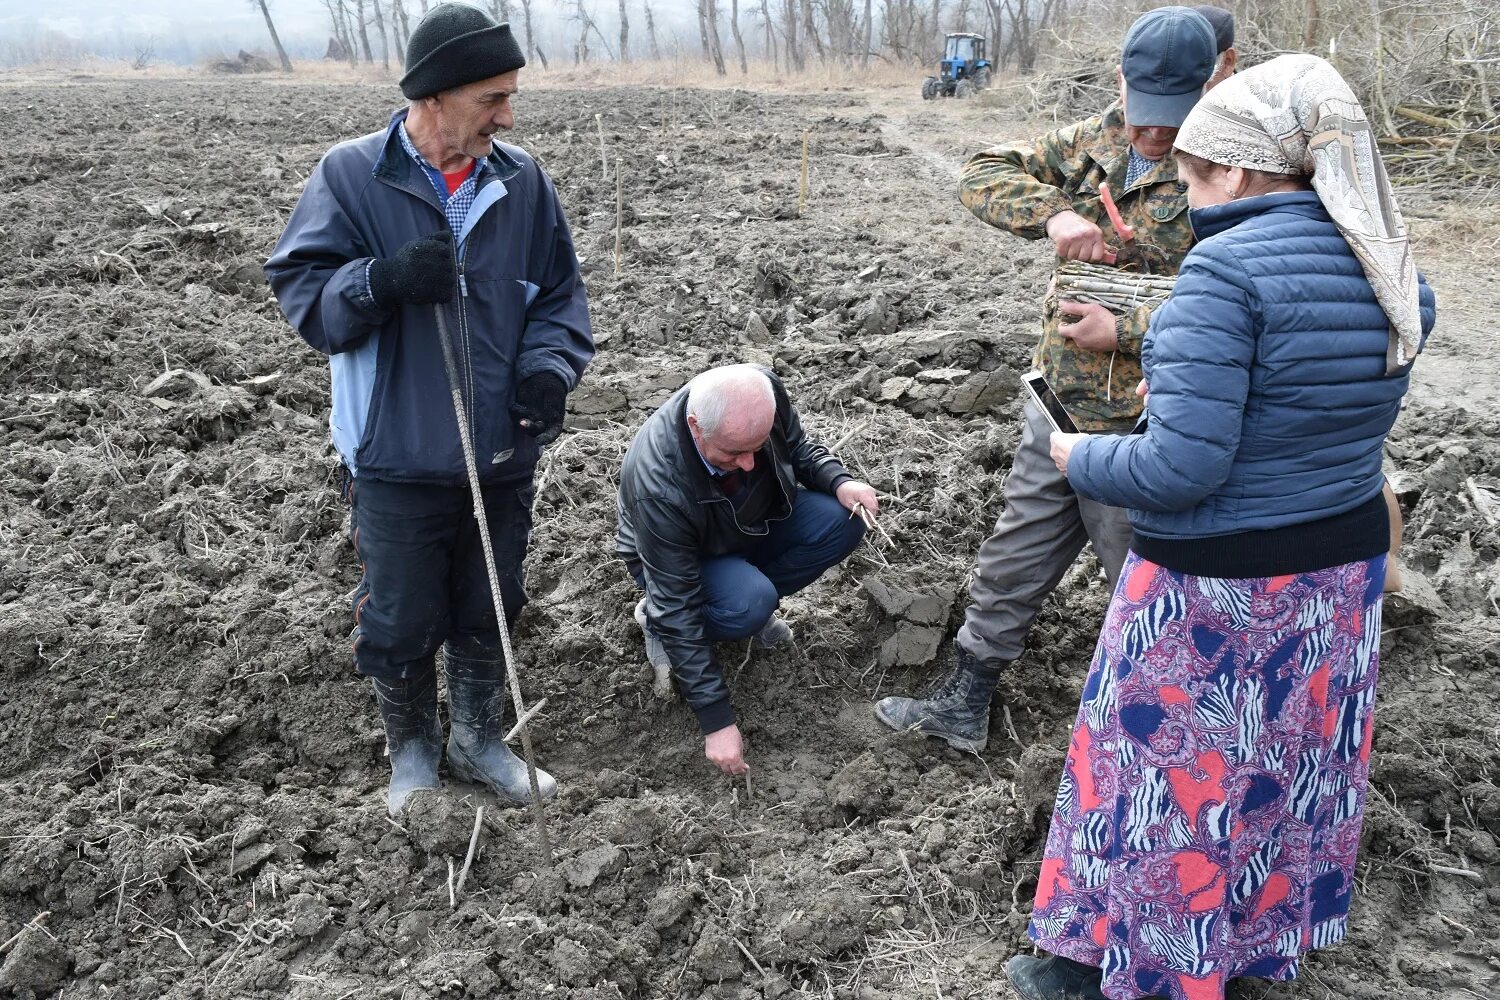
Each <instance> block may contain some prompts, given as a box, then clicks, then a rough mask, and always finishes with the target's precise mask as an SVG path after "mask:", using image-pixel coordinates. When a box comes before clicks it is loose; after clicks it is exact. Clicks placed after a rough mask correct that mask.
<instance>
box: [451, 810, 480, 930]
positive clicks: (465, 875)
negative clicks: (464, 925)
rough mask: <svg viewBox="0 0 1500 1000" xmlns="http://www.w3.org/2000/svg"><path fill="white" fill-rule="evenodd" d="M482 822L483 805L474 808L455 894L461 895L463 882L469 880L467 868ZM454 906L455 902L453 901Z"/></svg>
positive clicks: (472, 856)
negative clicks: (466, 851) (472, 830)
mask: <svg viewBox="0 0 1500 1000" xmlns="http://www.w3.org/2000/svg"><path fill="white" fill-rule="evenodd" d="M483 824H484V806H480V807H479V808H478V809H475V810H474V832H473V833H471V834H469V853H468V854H467V855H466V856H465V857H464V870H463V871H461V872H459V873H458V888H457V889H456V890H455V892H454V895H455V896H462V895H463V892H464V883H465V882H467V881H468V880H469V868H470V866H472V865H473V864H474V852H475V851H477V850H478V849H479V830H480V827H481V826H482V825H483ZM454 905H455V908H456V907H457V904H456V903H455V904H454Z"/></svg>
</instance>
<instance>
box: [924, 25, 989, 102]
mask: <svg viewBox="0 0 1500 1000" xmlns="http://www.w3.org/2000/svg"><path fill="white" fill-rule="evenodd" d="M938 73H939V75H938V76H929V77H928V78H927V79H926V80H924V81H923V82H922V97H923V98H925V99H927V100H932V99H933V98H934V97H971V96H973V94H974V93H975V91H979V90H983V89H984V88H985V87H988V86H989V84H990V61H989V60H988V59H986V58H985V57H984V36H983V35H976V34H973V33H971V32H954V33H952V34H950V35H949V36H948V37H947V40H946V42H945V44H944V46H943V60H942V62H941V64H940V65H939V69H938Z"/></svg>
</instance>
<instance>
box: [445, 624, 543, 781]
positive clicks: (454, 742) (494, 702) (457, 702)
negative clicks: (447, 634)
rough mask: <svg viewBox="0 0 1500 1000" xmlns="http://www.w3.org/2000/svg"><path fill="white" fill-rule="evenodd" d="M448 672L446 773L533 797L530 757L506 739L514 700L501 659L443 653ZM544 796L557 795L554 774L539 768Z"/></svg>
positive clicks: (538, 772)
mask: <svg viewBox="0 0 1500 1000" xmlns="http://www.w3.org/2000/svg"><path fill="white" fill-rule="evenodd" d="M443 668H444V670H445V671H446V672H447V675H448V725H449V727H450V729H451V730H452V732H451V734H450V735H449V736H448V773H449V774H451V775H452V776H453V777H454V778H456V779H458V780H459V781H468V782H472V783H473V784H476V785H483V786H485V787H486V788H488V789H489V790H490V791H492V792H494V793H495V794H496V795H498V796H500V798H502V799H505V800H507V801H509V802H516V803H521V802H530V801H531V780H530V778H529V777H528V776H527V774H526V762H525V761H524V760H522V759H521V758H520V757H517V756H516V755H515V753H513V752H512V751H511V749H510V747H508V746H506V744H505V706H506V705H507V704H508V703H509V701H510V689H509V688H508V687H507V686H506V678H505V667H504V665H503V664H500V663H496V662H493V661H491V660H488V659H476V658H473V657H468V656H462V655H459V654H456V653H454V652H452V650H451V647H450V648H449V649H445V650H444V652H443ZM536 781H537V788H538V790H539V791H540V792H541V793H542V798H544V799H550V798H552V797H553V796H555V795H556V794H557V782H556V781H554V780H553V778H552V775H550V774H548V773H547V772H546V771H543V770H542V769H541V768H537V772H536Z"/></svg>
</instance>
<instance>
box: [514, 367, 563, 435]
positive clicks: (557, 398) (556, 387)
mask: <svg viewBox="0 0 1500 1000" xmlns="http://www.w3.org/2000/svg"><path fill="white" fill-rule="evenodd" d="M567 405H568V387H567V385H566V384H565V383H564V382H563V380H562V379H560V378H558V377H557V376H556V375H553V374H552V373H551V372H537V373H536V374H535V375H528V376H527V377H526V378H524V379H522V380H521V384H520V385H518V386H516V399H515V402H513V403H511V404H510V415H511V416H513V417H515V418H516V420H517V421H518V422H519V423H520V425H521V430H523V431H525V432H526V433H527V434H530V435H531V436H532V437H534V438H536V442H537V444H551V443H552V442H553V441H556V440H557V436H558V435H559V434H561V433H562V429H563V413H564V412H565V411H566V409H567Z"/></svg>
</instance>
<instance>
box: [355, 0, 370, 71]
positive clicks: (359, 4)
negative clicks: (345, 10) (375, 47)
mask: <svg viewBox="0 0 1500 1000" xmlns="http://www.w3.org/2000/svg"><path fill="white" fill-rule="evenodd" d="M354 20H355V21H356V22H358V24H359V44H360V47H361V48H362V49H364V53H365V62H367V63H373V62H374V61H375V56H374V54H373V53H372V52H371V51H370V32H369V30H368V29H367V28H366V27H365V0H354Z"/></svg>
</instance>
